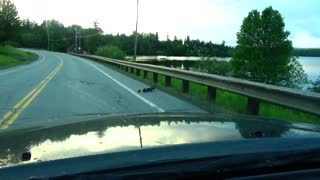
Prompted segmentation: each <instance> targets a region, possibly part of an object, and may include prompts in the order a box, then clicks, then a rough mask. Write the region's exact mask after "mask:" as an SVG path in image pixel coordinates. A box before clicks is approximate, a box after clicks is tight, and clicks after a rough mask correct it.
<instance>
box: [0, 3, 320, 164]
mask: <svg viewBox="0 0 320 180" xmlns="http://www.w3.org/2000/svg"><path fill="white" fill-rule="evenodd" d="M319 5H320V4H319V2H318V1H317V0H310V1H308V3H306V2H302V1H298V0H294V1H290V2H289V1H278V0H268V1H254V0H234V1H232V0H199V1H191V0H190V1H189V0H187V1H185V0H173V1H172V0H170V1H169V0H134V1H133V0H108V1H99V0H91V1H85V0H80V1H79V0H70V1H62V0H41V1H39V0H28V1H25V0H0V142H1V144H0V148H1V149H0V151H1V155H0V166H7V165H19V164H20V163H22V162H23V161H25V159H23V158H22V159H21V154H24V153H26V152H27V153H31V157H30V158H27V159H28V160H27V161H28V162H29V163H30V162H38V161H48V160H52V159H61V158H68V157H78V156H84V155H93V154H99V153H106V152H108V153H112V152H116V151H127V150H132V149H140V148H152V147H157V146H163V145H175V144H194V143H202V142H215V141H230V140H239V141H245V140H247V139H252V138H262V139H261V140H263V138H288V137H307V136H308V137H318V133H319V130H318V125H320V33H319V28H320V27H319V23H318V19H319V18H320V12H319V11H318V7H319Z"/></svg>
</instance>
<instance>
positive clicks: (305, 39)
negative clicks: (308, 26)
mask: <svg viewBox="0 0 320 180" xmlns="http://www.w3.org/2000/svg"><path fill="white" fill-rule="evenodd" d="M292 42H293V46H294V47H299V48H312V47H320V37H313V36H311V35H310V34H308V33H307V32H298V33H296V34H295V35H294V37H293V38H292Z"/></svg>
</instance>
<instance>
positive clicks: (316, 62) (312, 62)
mask: <svg viewBox="0 0 320 180" xmlns="http://www.w3.org/2000/svg"><path fill="white" fill-rule="evenodd" d="M137 59H138V60H140V61H148V60H149V61H150V60H158V61H161V60H171V61H172V60H178V61H198V60H201V57H185V56H139V57H138V58H137ZM215 59H218V60H227V61H229V60H230V57H227V58H215ZM298 61H299V62H300V63H301V65H302V66H303V69H304V71H305V72H306V73H307V75H308V79H309V80H311V81H315V80H316V79H317V78H318V77H319V76H320V57H303V56H301V57H299V59H298Z"/></svg>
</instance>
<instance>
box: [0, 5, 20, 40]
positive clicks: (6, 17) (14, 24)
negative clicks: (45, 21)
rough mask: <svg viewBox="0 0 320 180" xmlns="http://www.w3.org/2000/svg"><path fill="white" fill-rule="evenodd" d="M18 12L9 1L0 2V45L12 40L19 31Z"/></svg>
mask: <svg viewBox="0 0 320 180" xmlns="http://www.w3.org/2000/svg"><path fill="white" fill-rule="evenodd" d="M19 24H20V22H19V18H18V11H17V9H16V7H15V5H14V4H13V3H11V1H10V0H0V43H2V42H4V41H10V40H14V39H15V38H16V36H17V32H18V29H19Z"/></svg>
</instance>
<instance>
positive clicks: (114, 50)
mask: <svg viewBox="0 0 320 180" xmlns="http://www.w3.org/2000/svg"><path fill="white" fill-rule="evenodd" d="M95 54H96V55H98V56H103V57H107V58H113V59H119V60H125V58H126V54H125V52H123V51H122V50H121V49H120V48H119V47H117V46H103V47H99V48H98V50H97V52H96V53H95Z"/></svg>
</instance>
